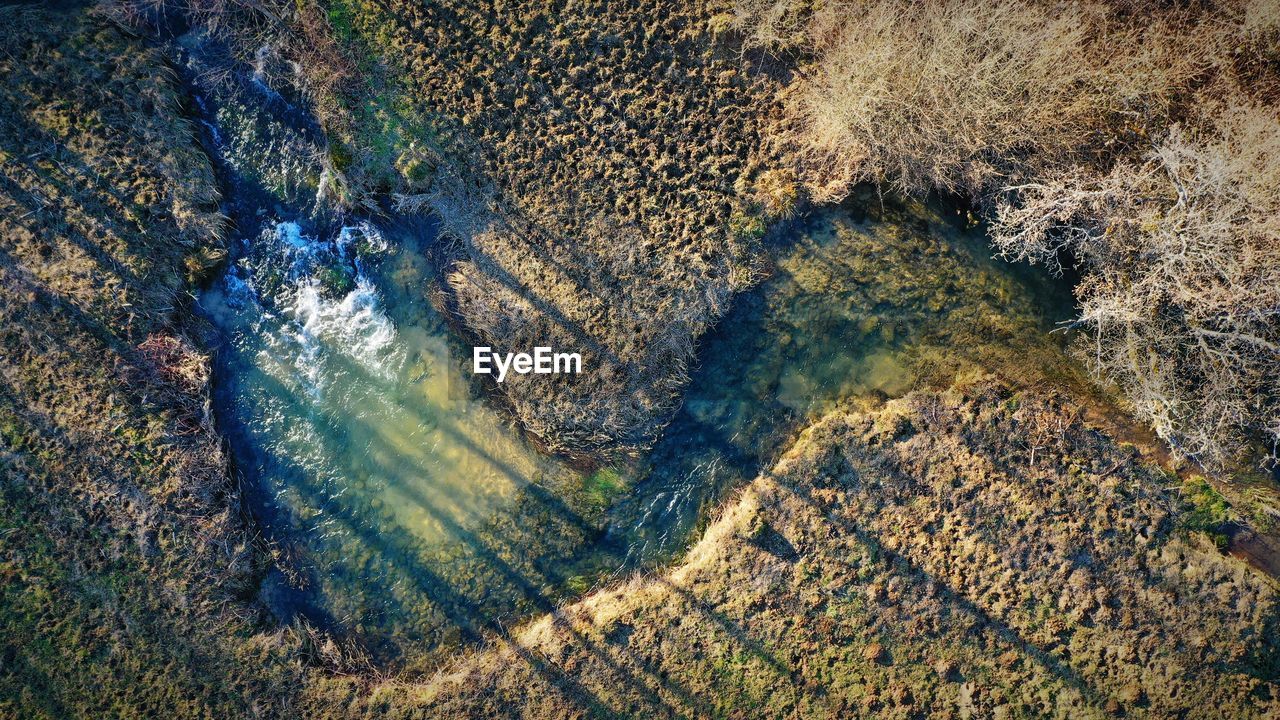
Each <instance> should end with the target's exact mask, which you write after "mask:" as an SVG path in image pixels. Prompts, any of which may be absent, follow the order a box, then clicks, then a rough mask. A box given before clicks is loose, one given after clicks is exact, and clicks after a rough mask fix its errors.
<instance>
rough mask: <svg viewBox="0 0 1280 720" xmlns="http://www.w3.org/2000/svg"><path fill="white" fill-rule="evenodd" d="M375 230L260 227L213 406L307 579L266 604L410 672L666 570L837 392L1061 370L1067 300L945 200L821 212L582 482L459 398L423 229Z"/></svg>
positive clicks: (228, 303) (237, 290)
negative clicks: (1003, 254)
mask: <svg viewBox="0 0 1280 720" xmlns="http://www.w3.org/2000/svg"><path fill="white" fill-rule="evenodd" d="M386 234H387V237H388V238H390V241H386V240H384V239H383V233H382V232H380V231H379V230H377V229H375V228H373V227H371V226H369V225H359V226H355V227H350V228H345V229H343V230H342V231H339V232H337V233H336V236H335V237H334V238H333V239H331V240H323V239H318V238H316V237H309V236H307V235H306V234H304V233H303V232H302V230H301V228H299V227H298V226H297V225H293V224H291V223H279V224H271V225H268V226H267V227H266V229H265V230H264V231H263V234H262V235H261V236H260V237H259V238H257V239H255V240H254V241H252V242H249V243H247V244H246V245H245V247H243V248H242V249H241V252H240V253H239V259H238V260H237V262H236V263H234V264H233V266H232V267H231V268H230V270H229V272H228V273H227V275H226V277H225V278H224V279H223V281H222V282H221V283H220V284H219V285H218V286H217V287H215V288H214V289H213V290H211V291H210V292H209V293H207V294H206V296H205V297H204V298H203V300H202V304H203V305H204V307H205V308H206V309H207V310H208V312H209V314H210V315H211V317H212V318H213V319H214V320H215V322H216V323H217V324H218V325H219V326H220V327H221V328H222V330H223V331H224V333H225V335H226V338H227V343H226V344H227V347H226V350H225V351H224V352H223V353H221V355H220V359H219V370H218V377H219V385H218V391H217V395H216V397H215V400H216V401H217V403H218V407H219V408H220V421H221V423H222V425H223V428H224V430H225V431H226V432H227V434H228V436H229V438H230V439H231V441H232V445H233V450H234V451H235V456H236V459H237V462H238V463H239V465H240V466H241V468H243V469H244V471H245V472H246V474H247V475H249V476H250V477H251V478H252V479H253V480H254V483H253V484H252V486H251V487H252V488H256V491H255V492H254V493H253V494H254V500H255V504H256V505H257V507H258V508H259V513H260V514H261V515H262V516H263V518H264V521H265V524H266V526H267V527H268V529H269V531H270V533H271V535H272V537H273V538H275V539H276V540H277V541H278V542H280V543H281V544H282V546H283V547H284V548H285V549H286V550H288V553H287V554H290V555H292V556H293V557H295V558H297V559H298V561H297V562H294V563H289V565H293V566H296V567H299V568H301V569H302V572H299V573H295V574H294V576H293V577H290V578H287V579H286V578H285V577H284V576H283V575H279V574H278V575H279V577H276V578H275V580H274V581H273V582H271V583H268V586H267V591H266V593H265V594H266V595H267V596H268V599H269V600H274V604H276V605H277V607H279V608H280V609H281V611H282V612H286V611H292V610H299V611H302V612H304V613H305V614H307V615H309V616H310V617H311V618H312V619H313V620H314V621H318V622H321V623H324V624H327V625H329V626H330V627H334V628H336V629H340V630H342V631H345V632H346V633H348V634H351V635H353V636H355V637H357V638H359V639H360V640H361V641H362V644H363V645H364V646H366V647H367V648H369V649H370V650H371V651H372V653H373V655H374V657H375V659H377V660H379V661H381V662H398V663H400V664H401V665H404V666H408V667H415V666H416V667H423V668H425V667H429V666H430V664H432V661H433V659H434V658H436V657H438V655H439V654H440V653H443V652H447V651H449V650H451V649H452V648H454V647H456V646H457V645H458V644H459V643H462V642H466V641H469V640H476V639H479V638H480V637H481V636H483V635H484V634H485V633H487V632H501V631H502V630H503V628H506V627H510V626H511V625H512V624H513V623H516V622H519V621H520V620H521V619H523V618H526V617H528V616H530V615H531V614H534V613H537V612H545V611H548V610H551V609H553V608H554V606H555V604H556V603H557V602H559V601H562V600H564V599H566V598H567V597H569V596H571V595H573V594H580V593H582V592H586V591H588V590H590V589H591V588H593V587H597V586H598V585H599V584H601V583H602V582H607V581H608V580H609V578H611V577H616V576H617V575H618V574H620V573H621V572H624V571H628V570H631V569H634V568H636V567H642V566H647V565H652V564H655V563H658V562H662V561H667V560H670V559H673V558H674V557H675V556H677V555H678V553H679V552H680V551H681V550H682V549H683V548H684V547H685V545H686V544H687V543H688V542H689V541H690V540H691V539H692V538H693V537H694V535H695V534H696V532H697V531H698V529H699V527H700V526H701V524H702V523H704V522H705V521H706V519H707V516H708V515H709V513H710V512H711V511H712V509H713V508H714V507H715V506H716V505H717V504H718V503H719V501H720V500H721V499H722V498H723V495H724V493H725V492H726V491H728V490H730V489H731V488H733V487H735V486H737V485H739V484H740V483H742V482H745V481H747V480H749V479H750V478H751V477H753V476H754V475H755V474H756V473H757V472H759V471H760V469H761V468H763V467H767V466H768V464H769V463H770V462H771V461H772V459H773V458H774V456H775V455H776V454H777V453H779V452H780V451H782V450H784V449H785V447H786V445H787V443H788V441H789V435H790V434H791V433H793V432H795V431H796V430H797V429H799V428H800V427H802V426H803V424H804V422H805V421H806V420H807V419H810V418H813V417H816V416H817V415H820V414H821V413H823V412H824V411H826V410H828V409H830V408H831V407H832V406H833V405H835V404H837V403H840V402H842V401H846V400H847V399H849V398H853V397H865V396H868V395H872V396H893V395H899V394H902V393H904V392H906V391H907V390H909V389H910V388H912V387H914V386H915V385H917V384H920V383H928V382H942V381H944V379H945V378H946V377H948V376H950V375H952V374H954V373H955V372H959V371H961V370H962V369H964V368H965V367H968V366H976V367H983V368H989V369H1010V371H1014V372H1017V371H1019V370H1020V369H1027V368H1031V367H1033V366H1034V367H1035V369H1036V370H1037V371H1041V370H1042V369H1043V367H1042V366H1048V365H1051V364H1053V363H1057V362H1060V361H1061V353H1060V350H1059V348H1058V347H1057V345H1056V344H1055V342H1053V341H1052V340H1047V339H1046V338H1047V331H1048V330H1049V329H1051V328H1052V327H1053V322H1054V321H1055V320H1059V319H1064V318H1066V317H1068V316H1069V315H1070V307H1069V304H1068V302H1069V301H1068V300H1066V299H1065V297H1064V296H1059V295H1058V294H1056V293H1055V292H1054V290H1053V288H1051V287H1048V286H1043V285H1038V284H1037V281H1036V280H1034V278H1035V277H1036V276H1035V275H1034V274H1033V273H1026V274H1021V273H1020V271H1018V270H1017V269H1015V268H1013V267H1012V266H1010V265H1008V264H1006V263H1003V262H1000V261H996V260H993V259H991V257H990V250H989V249H988V248H987V245H986V242H985V239H984V238H983V237H982V236H981V234H980V233H975V232H968V231H961V230H958V229H956V228H955V227H953V226H952V225H951V224H950V223H948V222H946V221H945V219H944V218H943V217H942V216H941V215H940V214H939V213H938V212H936V211H931V210H929V209H927V208H924V207H921V206H917V205H908V206H902V207H892V206H890V208H889V209H888V210H886V211H884V213H883V216H882V217H880V218H877V219H875V220H874V221H869V220H856V219H854V216H853V215H852V214H851V213H850V212H848V211H844V210H832V211H826V212H822V213H818V214H817V215H815V216H814V217H813V218H812V219H811V220H810V221H808V222H807V223H806V224H805V226H804V227H802V228H801V229H800V230H799V231H798V232H797V233H796V234H795V236H794V237H792V238H790V239H789V240H788V241H787V242H785V243H782V244H779V245H777V246H775V247H772V248H770V251H771V253H772V254H773V274H772V276H771V277H770V278H769V279H768V280H766V281H765V282H763V283H762V284H761V285H760V286H759V287H757V288H755V289H753V290H752V291H750V292H748V293H745V294H743V295H742V296H740V297H739V299H738V300H737V301H736V304H735V307H734V309H733V310H732V311H731V312H730V313H729V314H728V315H727V316H726V317H725V318H724V319H723V320H722V321H721V322H720V323H719V325H718V326H717V328H716V329H715V330H714V331H713V332H711V333H710V334H709V335H708V336H707V337H706V338H704V340H703V342H702V350H701V352H700V353H699V358H698V361H699V367H698V369H697V371H696V372H695V374H694V379H693V382H692V384H691V385H690V387H689V388H688V391H687V392H686V394H685V397H684V401H683V404H682V406H681V408H680V409H679V411H678V412H677V413H676V414H675V416H674V417H673V419H672V421H671V424H670V425H669V427H668V428H667V430H666V432H665V433H664V435H663V437H662V438H661V439H660V440H659V442H658V443H657V444H656V446H655V447H654V448H653V450H652V451H651V452H650V453H649V454H648V455H647V456H646V457H645V458H643V459H641V460H640V461H638V462H636V463H634V464H632V465H630V466H627V467H621V468H603V469H597V470H595V471H593V472H589V473H581V472H578V471H575V470H573V469H572V468H570V467H568V466H567V465H565V464H564V463H562V462H560V461H558V460H557V459H555V458H549V457H546V456H544V455H541V454H539V453H538V452H537V451H536V450H535V448H534V447H532V446H531V444H530V443H528V442H526V440H525V439H524V438H523V437H522V435H521V434H520V433H519V432H518V430H517V429H516V428H514V427H513V426H512V425H511V424H510V421H509V420H508V419H507V418H505V417H504V416H503V415H502V414H501V413H500V412H498V411H497V410H495V409H493V408H492V407H490V406H489V405H487V404H486V403H485V402H483V401H482V399H481V398H479V397H478V395H477V394H476V393H475V391H474V390H473V387H472V384H471V383H470V378H469V377H468V375H467V374H466V373H467V371H468V369H467V368H466V367H465V365H466V362H465V361H466V360H467V359H469V357H470V355H469V349H467V348H463V347H461V346H458V345H456V342H457V341H456V340H455V339H453V338H452V337H451V336H450V334H449V332H448V329H447V327H446V324H445V323H444V321H443V319H442V318H441V317H440V316H439V315H438V313H437V312H436V311H435V310H434V309H433V308H432V306H431V304H430V303H429V302H427V300H426V297H427V292H428V289H429V288H430V286H431V282H432V280H431V278H432V277H433V273H432V272H431V271H430V268H429V265H428V260H427V252H426V245H427V243H428V242H429V240H430V236H431V233H430V231H429V230H422V229H419V230H408V231H406V230H405V229H404V228H400V229H398V230H395V231H391V230H387V231H386ZM587 371H589V369H587Z"/></svg>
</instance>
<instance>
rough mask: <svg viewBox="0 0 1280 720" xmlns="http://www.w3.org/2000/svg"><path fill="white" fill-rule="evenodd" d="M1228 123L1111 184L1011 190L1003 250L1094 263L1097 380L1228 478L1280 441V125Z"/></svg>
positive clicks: (1168, 144)
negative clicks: (1262, 447) (1236, 458)
mask: <svg viewBox="0 0 1280 720" xmlns="http://www.w3.org/2000/svg"><path fill="white" fill-rule="evenodd" d="M1215 117H1216V120H1215V122H1216V124H1217V125H1218V127H1217V128H1216V129H1215V130H1214V131H1213V132H1204V133H1202V134H1201V136H1200V137H1195V136H1193V135H1191V134H1190V133H1188V132H1187V131H1184V130H1183V129H1181V128H1174V129H1173V130H1172V131H1170V132H1169V133H1168V135H1167V136H1166V137H1165V138H1164V139H1163V140H1162V141H1160V142H1159V143H1158V144H1157V145H1156V147H1155V148H1154V149H1153V150H1152V151H1151V153H1150V154H1149V156H1148V157H1147V158H1145V160H1143V161H1142V162H1137V163H1130V162H1122V163H1120V164H1118V165H1117V166H1116V167H1115V168H1114V169H1112V170H1111V171H1110V172H1109V173H1107V174H1105V175H1101V176H1091V175H1090V174H1088V173H1085V172H1081V171H1079V170H1075V171H1068V172H1065V173H1063V174H1060V175H1059V176H1057V177H1055V178H1053V179H1050V180H1046V181H1042V182H1037V183H1030V184H1025V185H1021V186H1016V187H1012V188H1009V195H1008V197H1007V199H1006V200H1005V201H1004V202H1003V203H1001V204H1000V206H999V210H998V214H997V219H996V222H995V223H994V224H993V227H992V237H993V240H994V242H995V244H996V247H997V248H998V249H999V250H1000V251H1001V252H1002V253H1003V254H1004V255H1005V256H1006V257H1009V258H1011V259H1019V260H1030V261H1032V262H1042V263H1045V264H1047V265H1049V266H1050V267H1051V268H1052V269H1054V270H1055V271H1060V270H1061V267H1060V265H1059V263H1060V262H1061V261H1062V259H1063V258H1064V257H1072V258H1074V259H1075V260H1076V261H1077V262H1078V263H1079V264H1080V265H1081V266H1082V268H1083V269H1084V270H1085V274H1084V278H1083V280H1082V281H1081V284H1080V287H1079V288H1078V291H1077V294H1078V297H1079V298H1080V300H1081V314H1080V318H1079V320H1078V321H1077V322H1078V324H1081V325H1084V326H1086V327H1087V328H1088V329H1089V330H1090V331H1091V336H1090V340H1089V343H1088V345H1089V347H1088V351H1087V353H1086V354H1087V359H1088V361H1089V362H1090V364H1091V366H1092V368H1093V369H1094V370H1095V371H1097V372H1099V373H1100V374H1103V375H1105V376H1107V377H1110V378H1112V379H1113V380H1115V381H1116V382H1117V383H1118V384H1119V385H1120V386H1121V387H1123V388H1124V389H1125V391H1126V393H1127V395H1128V397H1129V398H1130V400H1131V401H1132V403H1133V405H1134V408H1135V410H1136V412H1137V413H1138V414H1139V416H1141V417H1142V418H1144V419H1146V420H1148V421H1149V422H1151V424H1152V425H1153V427H1154V428H1155V429H1156V431H1157V432H1158V433H1159V434H1160V435H1161V437H1163V438H1165V439H1166V440H1168V441H1170V442H1171V443H1172V444H1173V445H1174V446H1175V447H1176V448H1178V449H1179V450H1181V451H1182V452H1183V453H1185V454H1186V455H1189V456H1192V457H1195V458H1197V459H1199V460H1200V461H1202V462H1204V463H1205V464H1206V465H1208V466H1210V467H1221V466H1222V465H1223V464H1224V463H1225V462H1226V461H1228V460H1229V459H1230V458H1231V457H1232V456H1233V455H1234V454H1236V453H1238V452H1239V451H1240V449H1241V446H1242V444H1243V443H1244V442H1246V441H1247V440H1248V439H1249V438H1250V437H1257V436H1262V435H1265V436H1269V437H1270V438H1271V439H1272V441H1273V442H1277V443H1280V163H1278V162H1277V158H1280V116H1277V114H1276V113H1275V111H1273V110H1271V109H1269V108H1259V107H1256V106H1245V107H1232V108H1228V109H1225V110H1223V111H1221V113H1218V114H1215Z"/></svg>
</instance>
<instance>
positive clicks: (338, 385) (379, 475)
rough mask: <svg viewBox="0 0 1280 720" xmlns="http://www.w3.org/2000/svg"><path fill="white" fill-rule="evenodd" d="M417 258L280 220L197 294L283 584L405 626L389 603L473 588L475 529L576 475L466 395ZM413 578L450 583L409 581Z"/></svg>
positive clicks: (388, 624)
mask: <svg viewBox="0 0 1280 720" xmlns="http://www.w3.org/2000/svg"><path fill="white" fill-rule="evenodd" d="M423 262H424V260H423V259H422V256H421V254H420V253H418V252H416V248H414V249H411V250H409V251H404V250H402V249H401V248H397V247H390V246H389V245H388V243H387V242H386V241H385V240H384V239H383V237H382V234H381V233H380V232H379V231H378V230H377V229H375V228H373V227H372V226H369V225H360V226H355V227H344V228H342V229H341V230H340V231H339V232H338V233H337V235H336V236H335V237H334V238H333V239H331V240H325V239H320V238H316V237H311V236H309V235H307V234H305V233H304V232H303V231H302V230H301V228H300V227H299V226H298V225H296V224H294V223H287V222H286V223H278V224H273V225H269V226H268V227H266V228H265V229H264V230H263V232H262V233H261V235H260V236H259V237H257V238H255V239H254V240H252V241H251V242H249V243H247V245H246V247H245V248H244V251H243V253H242V257H241V259H240V260H239V261H238V262H237V263H236V264H235V265H234V267H232V268H231V269H230V270H229V271H228V273H227V274H226V275H225V277H224V279H223V281H222V282H221V283H220V284H219V285H218V286H217V287H215V288H213V289H211V290H210V291H209V292H208V293H206V294H205V296H204V297H203V298H202V305H203V307H204V308H205V310H206V312H208V314H209V315H210V316H211V317H212V318H214V319H215V321H216V322H217V323H218V324H219V325H220V326H221V328H222V329H223V330H224V332H225V333H226V337H227V339H228V343H227V347H226V348H225V350H224V353H223V357H222V364H223V365H224V368H225V369H224V372H223V373H222V376H223V377H224V378H226V382H225V383H224V386H223V387H222V388H221V394H223V395H226V396H228V397H231V398H234V400H233V402H231V403H230V405H231V406H232V407H233V412H232V417H230V418H228V420H227V421H228V423H229V424H230V425H231V426H232V429H233V432H232V433H231V436H232V438H233V440H235V441H236V442H235V445H236V448H235V449H236V450H237V456H238V459H240V460H241V464H242V467H243V469H244V470H245V471H247V472H248V473H249V474H251V475H252V476H254V477H255V478H257V479H258V481H259V482H258V490H259V491H260V493H262V494H263V495H264V498H263V500H264V504H265V505H266V506H267V511H268V514H270V515H272V517H273V521H274V524H275V525H276V526H277V528H279V527H285V528H288V529H289V530H291V531H292V534H293V535H294V536H295V537H301V538H305V539H306V541H305V543H303V545H304V546H305V547H306V551H307V553H306V558H305V559H306V561H307V564H309V565H310V567H311V569H312V571H313V573H312V574H313V575H314V577H311V578H308V579H306V580H305V581H304V582H295V583H294V585H295V586H302V587H301V588H295V589H302V590H306V591H307V592H308V593H310V594H311V595H312V597H310V598H308V602H310V603H311V604H313V605H314V606H315V607H316V608H320V609H322V610H323V611H324V612H326V613H328V614H329V615H331V616H332V617H331V618H329V619H330V620H335V621H337V622H338V623H340V624H342V625H344V626H350V627H357V626H359V627H363V628H364V629H365V630H366V631H369V632H374V633H378V632H383V631H391V632H395V633H402V632H406V631H408V634H407V636H408V637H413V636H414V635H415V634H416V633H415V632H414V628H412V627H407V628H406V627H402V623H403V621H404V620H405V619H406V617H407V615H411V614H412V613H408V614H406V613H405V612H404V608H405V607H414V606H416V605H419V604H422V603H428V604H430V603H434V602H435V598H434V595H436V594H439V595H452V594H457V595H459V596H460V598H461V599H465V597H466V596H467V594H468V592H469V591H471V590H472V589H473V588H472V587H471V585H472V584H473V583H472V581H471V576H473V575H475V574H476V571H475V570H474V569H470V568H465V567H463V566H465V565H467V564H468V562H467V559H468V557H471V556H473V555H474V553H475V551H476V548H475V547H473V545H474V544H475V543H476V540H475V535H476V534H477V533H480V532H482V531H483V530H484V529H485V528H486V527H487V526H488V525H489V524H490V523H491V520H492V518H494V516H495V515H498V514H512V513H513V510H512V505H513V504H514V503H516V502H517V500H518V498H519V497H520V491H521V490H522V489H523V488H525V486H527V485H528V484H529V483H532V482H537V483H540V484H542V485H546V486H551V487H554V486H555V485H556V483H557V482H559V483H572V482H573V481H574V479H575V478H576V477H577V475H576V474H575V473H573V472H571V471H569V470H568V469H567V468H565V467H564V466H563V465H561V464H560V463H558V462H557V461H555V460H554V459H551V458H547V457H545V456H542V455H540V454H538V453H537V452H536V451H535V450H534V449H533V448H532V447H530V446H529V444H528V443H527V442H526V441H525V440H524V439H523V438H522V437H521V436H520V435H519V434H518V433H517V432H515V431H514V430H513V429H512V428H511V427H509V425H508V424H507V423H506V421H505V420H504V419H503V418H502V416H501V415H499V413H498V412H497V411H495V410H493V409H491V408H489V407H488V406H486V405H485V404H484V403H482V402H479V401H478V400H475V399H472V398H471V397H470V394H469V391H468V385H467V380H466V378H465V377H464V376H463V375H462V372H463V367H462V366H461V364H460V363H455V362H451V352H450V347H449V344H448V341H447V335H446V331H445V327H444V325H443V323H442V322H441V321H440V319H439V317H438V316H437V314H436V312H435V311H434V310H433V309H432V308H431V307H430V305H429V304H428V303H427V302H426V301H425V299H424V294H423V292H422V286H423V284H424V283H426V282H427V279H428V277H429V275H428V274H426V268H425V267H424V266H423V265H422V263H423ZM415 288H416V291H415ZM424 571H426V572H427V573H431V574H434V575H437V576H439V577H440V578H442V579H448V581H449V582H441V583H440V585H439V587H429V588H424V587H418V586H417V583H419V582H421V580H422V578H423V577H425V576H426V575H425V574H424ZM486 593H487V588H483V589H479V590H477V594H478V595H484V594H486Z"/></svg>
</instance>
